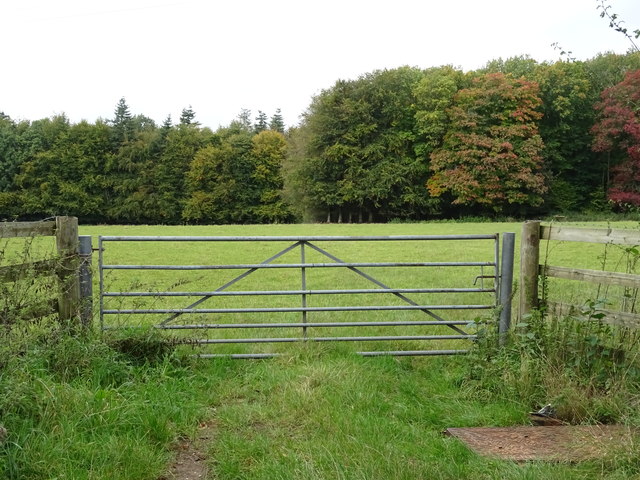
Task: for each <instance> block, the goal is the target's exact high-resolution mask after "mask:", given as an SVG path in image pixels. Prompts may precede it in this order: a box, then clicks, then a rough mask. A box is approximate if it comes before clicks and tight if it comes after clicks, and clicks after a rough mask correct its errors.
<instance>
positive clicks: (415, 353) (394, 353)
mask: <svg viewBox="0 0 640 480" xmlns="http://www.w3.org/2000/svg"><path fill="white" fill-rule="evenodd" d="M467 353H469V350H390V351H386V352H356V354H357V355H361V356H363V357H420V356H422V357H425V356H436V355H465V354H467ZM281 356H282V354H281V353H228V354H227V353H202V354H200V355H199V357H200V358H233V359H262V358H264V359H267V358H277V357H281Z"/></svg>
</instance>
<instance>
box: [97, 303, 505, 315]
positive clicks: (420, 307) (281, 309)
mask: <svg viewBox="0 0 640 480" xmlns="http://www.w3.org/2000/svg"><path fill="white" fill-rule="evenodd" d="M492 308H495V305H418V304H415V305H413V304H412V305H366V306H359V307H274V308H140V309H135V308H131V309H126V308H123V309H115V310H109V309H106V310H104V312H103V313H105V314H108V315H115V314H127V315H138V314H150V313H164V314H167V313H179V314H184V313H295V312H372V311H376V312H377V311H386V310H420V311H423V312H424V311H425V310H489V309H492Z"/></svg>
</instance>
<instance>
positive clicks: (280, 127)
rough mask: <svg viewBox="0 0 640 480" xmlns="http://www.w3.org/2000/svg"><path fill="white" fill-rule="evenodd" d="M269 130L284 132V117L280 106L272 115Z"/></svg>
mask: <svg viewBox="0 0 640 480" xmlns="http://www.w3.org/2000/svg"><path fill="white" fill-rule="evenodd" d="M269 130H273V131H274V132H280V133H284V119H283V118H282V113H281V112H280V109H279V108H278V109H277V110H276V113H275V114H274V115H273V116H272V117H271V121H270V122H269Z"/></svg>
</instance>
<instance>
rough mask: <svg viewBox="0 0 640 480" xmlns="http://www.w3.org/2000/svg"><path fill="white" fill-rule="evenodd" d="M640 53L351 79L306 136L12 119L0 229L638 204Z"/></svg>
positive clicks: (0, 118)
mask: <svg viewBox="0 0 640 480" xmlns="http://www.w3.org/2000/svg"><path fill="white" fill-rule="evenodd" d="M639 95H640V54H639V53H629V54H627V55H615V54H603V55H598V56H597V57H595V58H593V59H591V60H588V61H583V62H581V61H574V60H571V61H557V62H554V63H546V62H545V63H539V62H536V61H535V60H533V59H531V58H529V57H526V56H525V57H514V58H510V59H507V60H501V59H498V60H493V61H491V62H489V63H487V64H486V65H485V66H484V67H483V68H481V69H478V70H476V71H471V72H466V73H465V72H463V71H461V70H459V69H456V68H453V67H451V66H442V67H437V68H430V69H419V68H414V67H401V68H396V69H389V70H380V71H375V72H371V73H367V74H364V75H362V76H360V77H359V78H357V79H355V80H338V81H336V82H335V84H334V85H333V86H331V87H330V88H327V89H326V90H323V91H322V92H321V93H319V94H318V95H316V96H315V97H314V98H313V99H312V102H311V104H310V105H309V107H308V109H307V110H306V112H305V113H304V114H303V116H302V118H301V120H300V122H299V124H298V125H296V126H294V127H291V128H289V129H285V123H284V120H283V118H282V114H281V112H280V111H279V110H278V111H276V113H275V114H274V115H272V116H271V117H268V116H267V115H266V114H265V113H264V112H258V115H257V116H256V117H255V118H252V114H251V112H249V111H247V110H243V111H242V112H241V113H240V115H239V116H238V117H237V118H236V119H234V120H233V121H231V122H230V124H229V125H227V126H224V127H220V128H218V129H217V130H216V131H213V130H211V129H210V128H207V127H203V126H201V125H200V124H199V123H198V122H197V120H196V114H195V112H194V111H193V110H192V108H191V107H189V108H185V109H184V110H183V111H182V114H181V116H180V119H179V122H178V123H176V124H174V123H173V122H172V121H171V118H170V117H168V118H167V119H166V120H165V121H164V122H163V123H162V124H161V125H156V123H155V122H154V121H153V120H151V119H150V118H148V117H146V116H144V115H140V114H137V115H134V114H132V113H131V111H130V109H129V107H128V105H127V103H126V100H125V99H121V100H120V101H119V102H118V104H117V105H116V108H115V111H114V113H113V118H112V119H109V120H101V119H99V120H97V121H95V122H93V123H90V122H87V121H82V122H79V123H75V124H73V123H71V122H70V121H69V119H68V118H67V117H65V116H64V115H56V116H53V117H51V118H46V119H41V120H35V121H27V120H23V121H16V120H13V119H12V118H11V117H10V116H8V115H5V114H3V113H2V114H0V172H2V175H1V176H0V218H2V219H15V218H42V217H46V216H51V215H74V216H78V217H79V218H80V219H81V220H82V221H83V222H93V223H98V222H104V223H167V224H175V223H218V224H222V223H274V222H293V221H300V220H305V221H318V220H320V221H343V222H356V221H388V220H392V219H406V220H424V219H430V218H442V217H445V218H454V217H459V216H469V215H483V216H494V215H501V216H506V215H514V216H525V215H534V214H536V215H538V214H544V213H549V212H567V211H580V210H606V209H610V208H617V209H628V208H636V207H638V206H640V113H638V109H637V105H638V103H639V102H640V99H639Z"/></svg>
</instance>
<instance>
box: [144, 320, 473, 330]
mask: <svg viewBox="0 0 640 480" xmlns="http://www.w3.org/2000/svg"><path fill="white" fill-rule="evenodd" d="M470 323H473V321H470V320H444V321H439V320H407V321H389V322H307V323H297V322H296V323H202V324H193V325H186V324H183V325H180V324H173V325H156V328H160V329H163V330H196V329H202V328H204V329H208V330H209V329H210V330H215V329H218V328H302V327H314V328H322V327H331V328H335V327H338V328H341V327H408V326H428V325H431V326H434V325H469V324H470Z"/></svg>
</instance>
